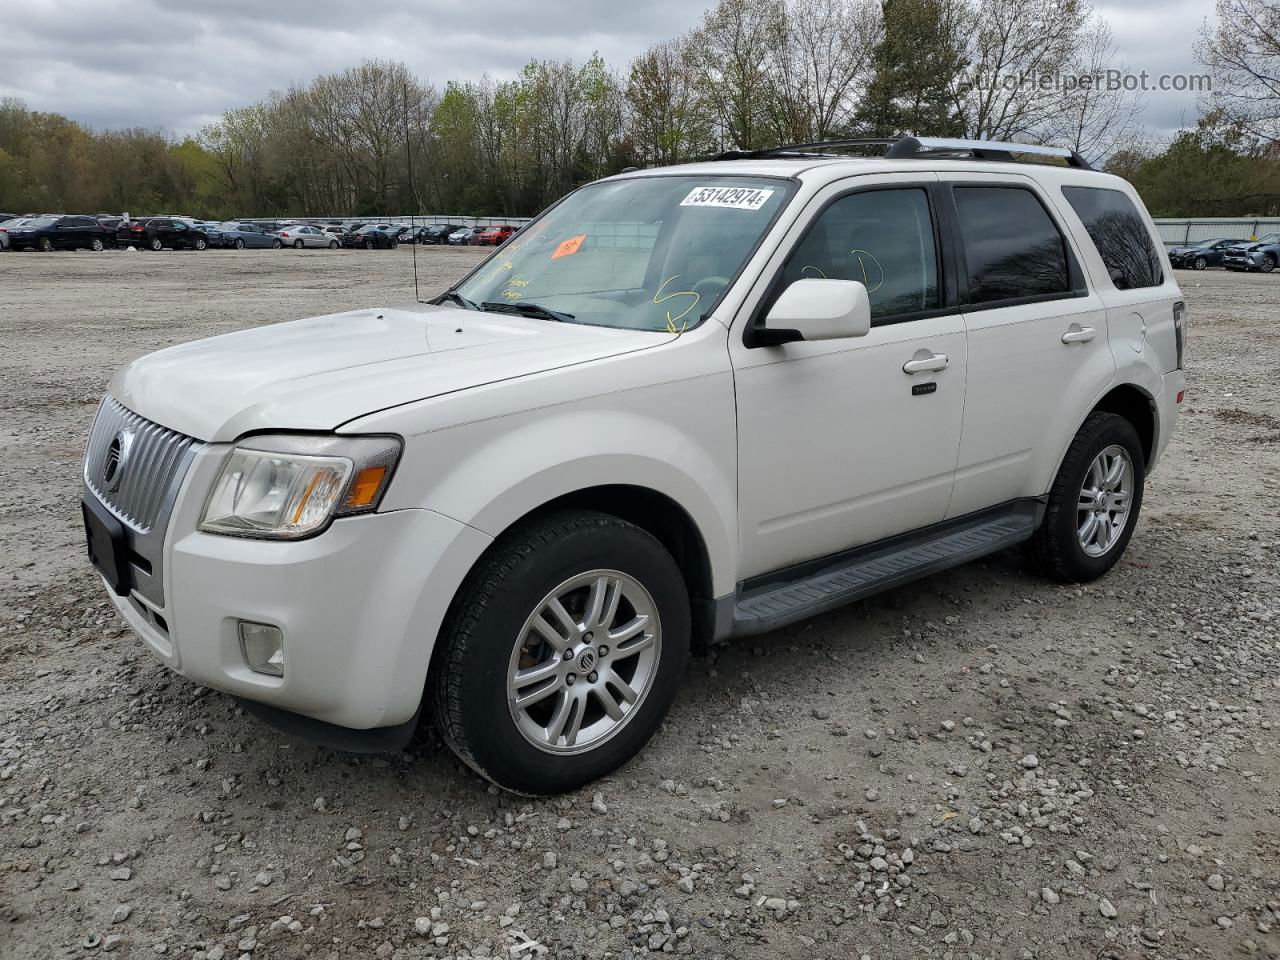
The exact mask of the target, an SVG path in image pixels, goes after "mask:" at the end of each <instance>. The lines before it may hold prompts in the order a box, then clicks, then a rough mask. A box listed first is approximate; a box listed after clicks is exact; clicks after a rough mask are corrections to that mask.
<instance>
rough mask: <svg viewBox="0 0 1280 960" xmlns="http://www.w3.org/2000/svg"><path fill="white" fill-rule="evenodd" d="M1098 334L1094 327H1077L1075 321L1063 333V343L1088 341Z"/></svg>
mask: <svg viewBox="0 0 1280 960" xmlns="http://www.w3.org/2000/svg"><path fill="white" fill-rule="evenodd" d="M1097 335H1098V331H1097V330H1095V329H1094V328H1093V327H1077V326H1076V325H1075V324H1074V323H1073V324H1072V325H1071V326H1070V327H1069V328H1068V329H1067V332H1066V333H1064V334H1063V335H1062V342H1063V343H1088V342H1089V341H1090V340H1092V339H1093V338H1094V337H1096V336H1097Z"/></svg>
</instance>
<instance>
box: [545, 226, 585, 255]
mask: <svg viewBox="0 0 1280 960" xmlns="http://www.w3.org/2000/svg"><path fill="white" fill-rule="evenodd" d="M586 239H587V235H586V234H585V233H580V234H578V235H577V236H576V237H570V238H569V239H568V240H566V241H565V242H564V243H562V244H560V246H558V247H556V249H555V252H554V253H553V254H551V259H552V260H559V259H560V258H561V257H571V256H573V255H574V254H575V253H577V252H578V251H579V250H581V249H582V242H583V241H584V240H586Z"/></svg>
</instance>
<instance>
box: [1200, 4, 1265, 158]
mask: <svg viewBox="0 0 1280 960" xmlns="http://www.w3.org/2000/svg"><path fill="white" fill-rule="evenodd" d="M1217 12H1218V22H1217V26H1216V27H1215V28H1213V29H1210V27H1209V26H1208V25H1207V24H1206V25H1205V26H1204V28H1203V29H1202V32H1201V36H1200V42H1199V43H1198V44H1197V45H1196V54H1197V56H1198V57H1199V58H1200V61H1201V62H1202V63H1203V64H1204V65H1205V66H1207V67H1208V68H1209V69H1210V70H1211V71H1212V72H1213V93H1212V95H1211V97H1210V103H1211V105H1212V106H1213V107H1215V108H1217V109H1218V110H1219V111H1220V112H1221V113H1222V114H1223V116H1224V117H1226V118H1227V119H1228V120H1229V121H1230V122H1233V123H1235V124H1237V125H1239V126H1240V128H1241V129H1243V130H1244V131H1246V132H1247V133H1249V134H1250V135H1251V136H1253V137H1255V138H1257V139H1258V140H1261V141H1265V142H1267V143H1276V142H1280V5H1277V4H1276V2H1275V0H1218V7H1217Z"/></svg>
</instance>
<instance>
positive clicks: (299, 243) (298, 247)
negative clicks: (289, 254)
mask: <svg viewBox="0 0 1280 960" xmlns="http://www.w3.org/2000/svg"><path fill="white" fill-rule="evenodd" d="M293 249H295V250H301V249H302V241H301V240H295V241H293Z"/></svg>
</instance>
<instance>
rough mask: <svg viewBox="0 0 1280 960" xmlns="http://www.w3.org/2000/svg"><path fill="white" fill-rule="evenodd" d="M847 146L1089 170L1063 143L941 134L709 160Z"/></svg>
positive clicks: (816, 152) (825, 151) (892, 155)
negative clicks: (1022, 159) (1047, 160)
mask: <svg viewBox="0 0 1280 960" xmlns="http://www.w3.org/2000/svg"><path fill="white" fill-rule="evenodd" d="M851 147H887V149H886V150H885V152H884V157H885V158H886V159H889V160H925V159H930V160H933V159H957V158H959V157H964V156H967V157H972V158H973V159H975V160H1012V159H1013V156H1014V155H1015V154H1021V155H1024V156H1032V157H1057V158H1059V159H1062V160H1065V161H1066V162H1067V166H1069V167H1075V168H1077V169H1080V170H1092V169H1093V167H1091V166H1090V165H1089V161H1088V160H1086V159H1085V158H1084V157H1082V156H1080V154H1078V153H1077V152H1076V151H1074V150H1069V149H1067V148H1066V147H1045V146H1041V145H1039V144H1034V143H1011V142H1007V141H1003V140H964V139H951V138H945V137H892V138H879V137H862V138H854V139H850V140H825V141H821V142H818V143H789V144H786V145H784V146H779V147H764V148H762V149H759V150H726V151H725V152H724V153H721V154H718V155H717V156H715V157H712V158H711V159H712V160H762V159H783V158H793V157H814V156H836V154H834V153H830V152H829V151H831V150H847V149H849V148H851Z"/></svg>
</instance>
